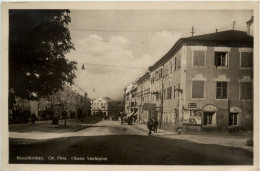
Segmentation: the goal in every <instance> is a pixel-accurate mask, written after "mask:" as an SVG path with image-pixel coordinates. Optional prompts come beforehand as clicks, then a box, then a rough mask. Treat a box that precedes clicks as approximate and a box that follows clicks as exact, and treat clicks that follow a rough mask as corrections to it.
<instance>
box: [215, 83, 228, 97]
mask: <svg viewBox="0 0 260 171" xmlns="http://www.w3.org/2000/svg"><path fill="white" fill-rule="evenodd" d="M223 82H224V83H227V97H226V98H223V97H222V98H217V83H223ZM215 85H216V86H215V93H216V94H215V99H216V100H228V98H229V81H219V80H217V81H216V84H215ZM221 85H222V84H221ZM221 92H223V88H222V87H221Z"/></svg>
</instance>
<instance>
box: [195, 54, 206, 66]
mask: <svg viewBox="0 0 260 171" xmlns="http://www.w3.org/2000/svg"><path fill="white" fill-rule="evenodd" d="M193 66H197V67H204V66H205V51H193Z"/></svg>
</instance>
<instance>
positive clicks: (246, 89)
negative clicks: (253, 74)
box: [240, 82, 253, 100]
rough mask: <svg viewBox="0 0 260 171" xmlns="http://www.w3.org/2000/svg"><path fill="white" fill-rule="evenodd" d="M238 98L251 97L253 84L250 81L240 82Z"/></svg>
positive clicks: (245, 98) (246, 98)
mask: <svg viewBox="0 0 260 171" xmlns="http://www.w3.org/2000/svg"><path fill="white" fill-rule="evenodd" d="M240 99H241V100H251V99H253V85H252V82H240Z"/></svg>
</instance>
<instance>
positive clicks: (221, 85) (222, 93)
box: [216, 82, 228, 99]
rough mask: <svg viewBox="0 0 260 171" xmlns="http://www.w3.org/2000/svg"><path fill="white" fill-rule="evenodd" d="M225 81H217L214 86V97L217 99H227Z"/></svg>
mask: <svg viewBox="0 0 260 171" xmlns="http://www.w3.org/2000/svg"><path fill="white" fill-rule="evenodd" d="M227 87H228V83H227V82H217V87H216V98H217V99H227Z"/></svg>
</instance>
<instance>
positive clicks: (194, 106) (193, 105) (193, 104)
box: [188, 103, 197, 108]
mask: <svg viewBox="0 0 260 171" xmlns="http://www.w3.org/2000/svg"><path fill="white" fill-rule="evenodd" d="M196 107H197V106H196V103H188V108H196Z"/></svg>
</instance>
